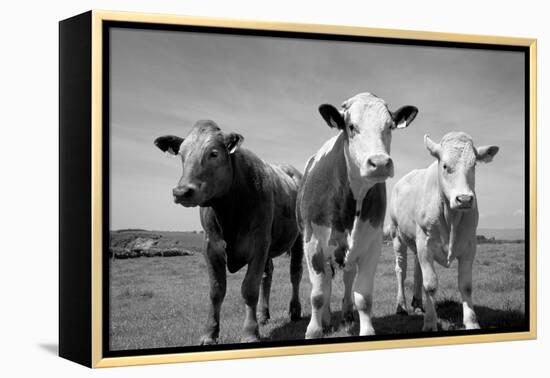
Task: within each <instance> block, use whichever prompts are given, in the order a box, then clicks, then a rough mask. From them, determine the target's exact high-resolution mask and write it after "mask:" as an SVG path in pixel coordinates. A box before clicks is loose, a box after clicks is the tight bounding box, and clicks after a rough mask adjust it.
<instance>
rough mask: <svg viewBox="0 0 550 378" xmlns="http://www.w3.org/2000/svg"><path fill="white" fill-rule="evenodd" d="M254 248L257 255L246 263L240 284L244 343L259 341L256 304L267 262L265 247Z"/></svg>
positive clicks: (242, 339)
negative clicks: (242, 300) (243, 310)
mask: <svg viewBox="0 0 550 378" xmlns="http://www.w3.org/2000/svg"><path fill="white" fill-rule="evenodd" d="M255 250H257V251H258V255H256V256H255V257H254V258H253V259H252V261H250V263H248V268H247V270H246V275H245V276H244V280H243V283H242V285H241V295H242V297H243V299H244V304H245V310H246V315H245V319H244V325H243V334H242V337H241V341H242V342H245V343H248V342H255V341H259V339H260V331H259V327H258V319H257V317H256V308H257V306H258V297H259V294H260V283H261V280H262V274H263V272H264V269H265V266H266V262H267V248H265V247H262V248H259V249H255Z"/></svg>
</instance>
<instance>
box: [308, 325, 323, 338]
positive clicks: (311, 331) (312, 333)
mask: <svg viewBox="0 0 550 378" xmlns="http://www.w3.org/2000/svg"><path fill="white" fill-rule="evenodd" d="M322 337H323V329H322V328H319V327H315V328H313V327H311V328H310V327H307V330H306V339H320V338H322Z"/></svg>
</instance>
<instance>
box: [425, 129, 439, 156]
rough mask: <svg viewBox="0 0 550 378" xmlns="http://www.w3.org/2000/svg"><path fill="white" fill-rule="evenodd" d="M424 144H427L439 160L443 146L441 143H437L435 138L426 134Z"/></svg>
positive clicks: (427, 147)
mask: <svg viewBox="0 0 550 378" xmlns="http://www.w3.org/2000/svg"><path fill="white" fill-rule="evenodd" d="M424 144H425V145H426V149H427V150H428V151H430V154H431V155H432V156H433V157H434V158H436V159H438V160H439V156H440V151H441V146H440V145H439V143H435V142H434V141H433V140H431V139H430V136H429V135H428V134H426V135H424Z"/></svg>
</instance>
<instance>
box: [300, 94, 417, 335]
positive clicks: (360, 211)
mask: <svg viewBox="0 0 550 378" xmlns="http://www.w3.org/2000/svg"><path fill="white" fill-rule="evenodd" d="M319 112H320V113H321V115H322V117H323V118H324V120H325V121H326V122H327V124H328V125H329V126H330V127H333V128H336V129H338V130H339V133H338V135H336V136H335V137H333V138H331V139H330V140H329V141H327V142H326V143H325V145H324V146H323V147H322V148H321V149H320V150H319V151H318V152H317V154H315V155H314V156H313V157H311V158H310V159H309V161H308V163H307V165H306V170H305V174H304V178H303V181H302V185H301V187H300V190H299V192H298V199H297V215H298V223H299V225H300V227H301V228H302V230H303V232H304V247H305V248H304V249H305V254H306V260H307V266H308V269H309V277H310V280H311V285H312V291H311V307H312V315H311V320H310V322H309V325H308V327H307V331H306V338H317V337H321V336H322V334H323V326H325V327H328V326H329V325H330V296H331V285H332V282H331V280H332V277H333V274H334V268H335V267H337V266H341V267H344V284H345V294H344V299H343V304H342V313H343V315H344V319H345V320H347V321H353V303H352V300H351V294H352V285H353V294H354V302H355V306H356V308H357V310H358V312H359V320H360V334H361V335H373V334H374V329H373V327H372V322H371V308H372V291H373V281H374V272H375V270H376V265H377V264H378V259H379V257H380V252H381V246H382V225H383V223H384V215H385V212H386V184H385V181H386V179H387V178H388V177H392V176H393V162H392V160H391V158H390V156H389V153H390V143H391V132H392V130H394V129H398V128H404V127H407V126H408V125H409V124H410V123H411V122H412V121H413V119H414V118H415V117H416V114H417V113H418V109H416V108H415V107H414V106H404V107H402V108H400V109H398V110H397V111H395V112H390V111H389V110H388V107H387V105H386V103H385V102H384V101H383V100H382V99H380V98H378V97H376V96H374V95H372V94H370V93H361V94H358V95H356V96H354V97H352V98H350V99H349V100H347V101H345V102H344V103H343V104H342V109H337V108H336V107H334V106H332V105H321V106H320V107H319ZM356 273H357V274H356Z"/></svg>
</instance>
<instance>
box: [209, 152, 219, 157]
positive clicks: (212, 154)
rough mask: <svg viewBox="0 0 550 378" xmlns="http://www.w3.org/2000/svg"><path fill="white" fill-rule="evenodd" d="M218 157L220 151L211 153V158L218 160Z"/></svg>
mask: <svg viewBox="0 0 550 378" xmlns="http://www.w3.org/2000/svg"><path fill="white" fill-rule="evenodd" d="M218 155H219V153H218V151H216V150H212V151H211V152H210V155H209V157H210V158H212V159H213V158H217V157H218Z"/></svg>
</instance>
